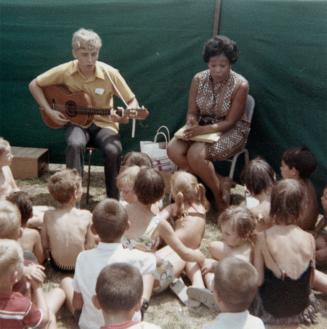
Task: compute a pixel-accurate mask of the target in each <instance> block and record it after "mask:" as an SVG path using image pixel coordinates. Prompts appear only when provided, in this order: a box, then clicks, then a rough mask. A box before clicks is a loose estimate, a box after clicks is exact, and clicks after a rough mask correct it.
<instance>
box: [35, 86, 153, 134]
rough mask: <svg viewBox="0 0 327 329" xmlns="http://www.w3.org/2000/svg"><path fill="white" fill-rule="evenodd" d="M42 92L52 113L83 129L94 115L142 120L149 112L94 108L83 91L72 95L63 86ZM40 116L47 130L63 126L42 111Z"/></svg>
mask: <svg viewBox="0 0 327 329" xmlns="http://www.w3.org/2000/svg"><path fill="white" fill-rule="evenodd" d="M42 90H43V92H44V95H45V98H46V99H47V101H48V103H49V105H50V106H51V108H52V109H53V110H54V111H59V112H61V113H62V114H63V115H64V116H65V118H66V119H67V120H69V121H70V122H71V123H73V124H75V125H78V126H81V127H83V128H87V127H89V126H90V125H91V124H92V122H93V117H94V116H95V115H110V114H113V113H115V114H117V115H119V116H128V117H131V118H133V119H138V120H144V119H145V118H146V117H147V116H148V115H149V111H148V110H147V109H146V108H145V107H140V108H129V109H113V108H108V109H99V108H94V107H93V105H92V100H91V97H90V96H89V95H88V94H87V93H85V92H83V91H78V92H74V93H72V92H70V91H69V89H68V88H67V87H66V86H64V85H53V86H48V87H43V88H42ZM41 116H42V119H43V121H44V123H45V124H46V125H47V126H48V127H49V128H61V127H63V126H64V125H59V124H57V123H56V122H53V121H52V120H51V118H50V117H49V116H48V115H47V114H46V113H45V112H44V111H41Z"/></svg>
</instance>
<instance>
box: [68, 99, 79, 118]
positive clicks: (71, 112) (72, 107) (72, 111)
mask: <svg viewBox="0 0 327 329" xmlns="http://www.w3.org/2000/svg"><path fill="white" fill-rule="evenodd" d="M65 109H66V114H67V115H68V116H69V117H75V116H76V115H77V105H76V103H75V102H73V101H68V102H66V106H65Z"/></svg>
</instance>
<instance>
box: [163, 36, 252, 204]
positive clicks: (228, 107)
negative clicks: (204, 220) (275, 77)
mask: <svg viewBox="0 0 327 329" xmlns="http://www.w3.org/2000/svg"><path fill="white" fill-rule="evenodd" d="M238 56H239V51H238V47H237V45H236V43H235V42H234V41H232V40H230V39H229V38H227V37H224V36H220V35H218V36H216V37H214V38H212V39H210V40H209V41H208V42H207V43H206V44H205V47H204V52H203V60H204V61H205V62H206V63H208V70H205V71H202V72H199V73H197V74H196V75H195V76H194V78H193V80H192V83H191V88H190V92H189V102H188V113H187V117H186V126H187V129H186V130H185V134H184V137H185V140H184V139H183V140H181V139H176V138H173V139H172V140H171V142H170V143H169V144H168V150H167V151H168V156H169V157H170V159H171V160H172V161H174V162H175V163H176V165H177V166H178V167H179V168H181V169H184V170H187V171H190V172H192V173H193V174H195V175H197V176H198V177H200V178H201V180H202V181H203V182H204V183H205V184H206V185H207V186H208V187H209V188H210V190H211V191H212V192H213V195H214V197H215V203H216V206H217V208H218V210H223V209H224V208H226V206H227V205H226V202H225V201H224V199H223V191H222V186H223V184H222V182H223V179H222V177H221V176H217V174H216V171H215V167H214V165H213V163H212V161H216V160H226V159H228V158H230V157H231V156H233V155H234V154H235V153H236V152H237V151H239V150H240V149H242V147H243V146H244V144H245V143H246V140H247V136H248V134H249V129H250V127H249V123H248V122H247V121H246V118H245V114H244V110H245V104H246V99H247V95H248V90H249V85H248V82H247V81H246V80H245V78H244V77H242V76H241V75H239V74H237V73H236V72H234V71H233V70H232V69H231V65H232V64H234V63H235V62H236V61H237V59H238ZM213 132H219V133H221V136H220V139H219V140H218V141H217V142H215V143H212V144H208V143H202V142H192V141H190V139H191V138H192V137H194V136H197V135H202V134H207V133H213Z"/></svg>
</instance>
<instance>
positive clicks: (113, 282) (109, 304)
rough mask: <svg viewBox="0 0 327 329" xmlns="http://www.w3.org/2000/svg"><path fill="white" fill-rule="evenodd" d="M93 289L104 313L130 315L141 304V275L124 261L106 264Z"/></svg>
mask: <svg viewBox="0 0 327 329" xmlns="http://www.w3.org/2000/svg"><path fill="white" fill-rule="evenodd" d="M95 291H96V299H97V302H98V304H99V306H100V307H101V309H102V311H103V312H104V313H111V314H119V313H130V316H131V317H132V316H133V315H134V312H135V311H137V310H138V309H139V308H140V304H141V298H142V294H143V280H142V275H141V273H140V271H139V270H138V269H137V268H136V267H134V266H132V265H129V264H126V263H115V264H112V265H108V266H106V267H105V268H103V270H102V271H101V272H100V274H99V276H98V279H97V283H96V288H95Z"/></svg>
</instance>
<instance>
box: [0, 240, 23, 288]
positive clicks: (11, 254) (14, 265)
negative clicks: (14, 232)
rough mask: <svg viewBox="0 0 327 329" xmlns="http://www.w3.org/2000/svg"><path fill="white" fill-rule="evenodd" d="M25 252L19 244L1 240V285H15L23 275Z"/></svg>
mask: <svg viewBox="0 0 327 329" xmlns="http://www.w3.org/2000/svg"><path fill="white" fill-rule="evenodd" d="M23 262H24V258H23V250H22V248H21V247H20V245H19V244H18V242H16V241H14V240H9V239H0V285H1V284H12V285H13V284H14V283H16V282H17V281H18V280H19V279H20V278H21V276H22V273H23Z"/></svg>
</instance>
